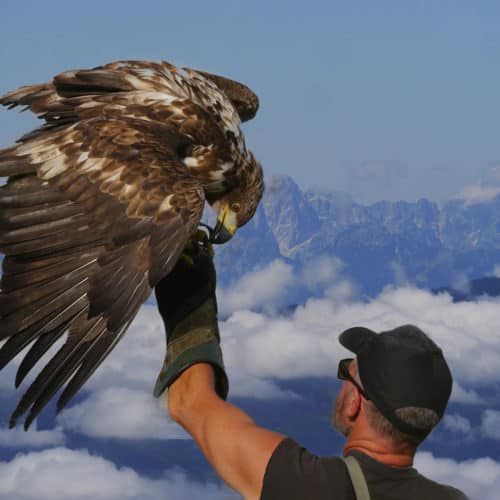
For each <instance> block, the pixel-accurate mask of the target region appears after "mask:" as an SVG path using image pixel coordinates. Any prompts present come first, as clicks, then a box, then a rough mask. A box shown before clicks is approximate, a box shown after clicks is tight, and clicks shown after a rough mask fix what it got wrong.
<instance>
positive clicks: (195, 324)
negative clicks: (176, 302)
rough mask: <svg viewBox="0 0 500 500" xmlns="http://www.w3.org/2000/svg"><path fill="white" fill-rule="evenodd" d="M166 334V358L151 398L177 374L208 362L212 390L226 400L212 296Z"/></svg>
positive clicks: (215, 308) (157, 395) (215, 306)
mask: <svg viewBox="0 0 500 500" xmlns="http://www.w3.org/2000/svg"><path fill="white" fill-rule="evenodd" d="M167 332H168V336H167V338H168V341H167V355H166V357H165V362H164V363H163V367H162V369H161V372H160V374H159V375H158V378H157V380H156V384H155V388H154V395H155V396H156V397H159V396H160V395H161V394H162V393H163V391H164V390H165V389H166V388H167V387H169V386H170V385H171V384H172V383H173V382H174V381H175V379H176V378H177V377H179V375H180V374H181V373H182V372H183V371H184V370H186V368H189V367H190V366H192V365H194V364H196V363H210V364H211V365H212V366H213V368H214V372H215V390H216V392H217V394H218V395H219V396H220V397H221V398H222V399H226V397H227V393H228V389H229V384H228V378H227V375H226V372H225V370H224V362H223V359H222V351H221V348H220V336H219V327H218V324H217V302H216V299H215V296H212V297H209V298H208V299H207V300H206V301H205V302H203V303H202V304H201V305H200V306H198V307H197V308H196V309H195V310H194V311H192V312H190V313H189V314H188V315H187V316H186V317H185V318H183V319H182V320H181V321H179V322H178V323H177V324H176V325H175V327H174V328H173V329H172V331H169V329H168V328H167Z"/></svg>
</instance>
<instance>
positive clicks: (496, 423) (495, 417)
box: [481, 410, 500, 441]
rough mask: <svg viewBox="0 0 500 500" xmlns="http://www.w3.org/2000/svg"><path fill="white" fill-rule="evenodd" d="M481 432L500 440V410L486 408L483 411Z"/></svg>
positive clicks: (485, 435)
mask: <svg viewBox="0 0 500 500" xmlns="http://www.w3.org/2000/svg"><path fill="white" fill-rule="evenodd" d="M481 433H482V434H483V436H484V437H487V438H490V439H495V440H498V441H500V411H496V410H485V411H484V412H483V414H482V415H481Z"/></svg>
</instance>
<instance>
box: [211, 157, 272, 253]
mask: <svg viewBox="0 0 500 500" xmlns="http://www.w3.org/2000/svg"><path fill="white" fill-rule="evenodd" d="M239 174H240V175H239V176H238V177H239V178H238V182H237V183H236V185H235V187H234V188H233V189H231V190H230V191H228V192H227V193H226V194H225V195H224V196H222V197H221V198H219V199H218V200H217V201H215V202H213V203H212V208H213V209H214V210H215V212H216V213H217V224H216V226H215V228H214V229H212V230H211V232H210V233H211V234H210V241H211V242H212V243H226V242H227V241H229V240H230V239H231V237H232V236H233V234H234V233H235V232H236V230H237V229H238V228H240V227H241V226H244V225H245V224H246V223H247V222H248V221H249V220H250V219H251V218H252V217H253V215H254V214H255V211H256V210H257V206H258V205H259V202H260V200H261V198H262V195H263V194H264V173H263V170H262V166H261V164H260V163H259V162H258V161H257V160H256V159H255V158H254V156H253V154H252V153H250V154H249V159H248V161H247V162H246V164H245V166H244V167H243V168H242V169H241V170H240V172H239Z"/></svg>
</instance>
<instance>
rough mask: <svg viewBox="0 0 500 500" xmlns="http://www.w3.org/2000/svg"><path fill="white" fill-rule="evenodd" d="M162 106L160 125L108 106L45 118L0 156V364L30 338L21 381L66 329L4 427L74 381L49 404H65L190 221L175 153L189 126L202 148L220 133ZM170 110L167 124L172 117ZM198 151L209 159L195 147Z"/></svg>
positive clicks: (194, 182) (189, 196)
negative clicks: (2, 179)
mask: <svg viewBox="0 0 500 500" xmlns="http://www.w3.org/2000/svg"><path fill="white" fill-rule="evenodd" d="M89 102H90V101H89ZM81 105H82V107H83V108H82V109H83V110H85V109H87V111H88V110H89V109H91V108H92V106H91V105H90V104H87V108H85V106H86V104H85V102H84V101H82V103H81ZM169 109H170V111H169V112H167V111H166V110H163V111H161V110H160V111H158V110H157V112H158V113H160V115H162V116H161V118H162V119H163V122H162V123H160V122H159V121H156V120H153V119H152V118H151V119H148V118H143V119H137V118H135V117H134V116H123V114H120V113H114V112H113V104H110V105H109V110H108V111H106V110H104V111H103V110H101V111H100V112H99V114H98V116H92V113H88V114H89V116H83V117H82V116H78V120H79V121H75V122H74V123H70V124H68V123H66V124H59V123H57V122H54V123H53V124H51V122H50V121H48V123H47V125H45V126H44V127H42V128H41V129H40V130H39V131H36V132H35V133H34V134H31V135H30V136H29V137H27V138H25V139H24V142H22V143H21V144H20V145H18V146H15V147H12V148H9V149H5V150H2V151H0V176H10V177H9V181H8V183H7V184H6V185H5V186H2V187H0V252H2V253H4V254H5V259H4V261H3V275H2V277H1V281H0V338H3V339H7V340H6V342H5V343H4V345H3V346H2V348H1V350H0V368H1V367H3V366H5V365H6V364H7V363H8V362H9V361H10V360H11V359H13V358H14V356H16V355H17V354H18V353H19V352H20V351H21V350H22V349H23V348H24V347H26V346H27V345H28V344H30V343H32V342H34V343H33V345H32V346H31V348H30V350H29V351H28V352H27V354H26V355H25V357H24V359H23V361H22V363H21V365H20V366H19V369H18V373H17V376H16V386H17V385H19V384H20V383H21V381H22V380H23V378H24V377H25V375H26V374H27V373H28V371H29V370H30V369H31V368H32V367H33V365H34V364H35V363H36V362H37V361H38V360H39V359H40V357H41V356H42V355H43V354H44V353H45V352H46V351H47V350H48V349H49V348H50V347H51V346H52V345H53V344H54V343H55V342H56V340H57V339H59V338H60V337H61V336H62V335H63V334H64V332H65V331H68V336H67V339H66V341H65V343H64V344H63V345H62V347H61V348H60V349H59V351H58V352H57V353H56V354H55V355H54V356H53V357H52V359H51V360H50V361H49V362H48V364H47V365H46V366H45V367H44V368H43V369H42V370H41V372H40V373H39V375H38V376H37V377H36V379H35V380H34V381H33V383H32V384H31V385H30V386H29V388H28V389H27V391H26V392H25V394H24V395H23V397H22V399H21V401H20V402H19V404H18V406H17V408H16V409H15V411H14V413H13V415H12V417H11V422H10V424H11V426H13V425H15V422H16V419H17V418H18V417H19V416H21V415H22V414H23V413H24V412H26V411H27V410H30V411H29V414H28V416H27V418H26V421H25V428H27V427H28V426H29V425H30V423H31V422H32V421H33V419H34V418H35V417H36V416H37V415H38V414H39V413H40V411H41V410H42V408H43V407H44V406H45V405H46V404H47V402H48V401H49V400H50V399H51V398H52V396H53V395H54V394H55V393H56V391H57V390H58V389H59V388H60V387H62V385H64V384H65V383H66V382H67V381H68V380H69V379H70V377H72V378H71V380H70V381H69V383H68V384H67V385H66V387H65V389H64V391H63V393H62V395H61V397H60V399H59V401H58V411H59V410H60V409H62V407H63V406H64V405H65V404H66V403H67V402H68V401H69V400H70V399H71V397H72V396H73V395H74V394H75V393H76V392H77V391H78V390H79V388H80V387H81V386H82V385H83V384H84V383H85V381H86V380H87V379H88V378H89V377H90V375H91V374H92V373H93V372H94V370H95V369H96V368H97V367H98V366H99V364H100V363H101V362H102V360H103V359H104V358H105V357H106V356H107V354H108V353H109V352H110V351H111V349H112V348H113V347H114V346H115V345H116V343H117V342H118V340H119V339H120V338H121V336H122V335H123V333H124V332H125V330H126V329H127V327H128V325H129V324H130V322H131V320H132V319H133V318H134V316H135V314H136V313H137V310H138V308H139V307H140V305H141V304H142V303H143V302H144V301H145V300H146V298H147V297H148V296H149V294H150V292H151V290H152V287H153V286H154V285H155V284H156V283H157V282H158V281H159V279H161V278H162V277H163V276H165V275H166V274H168V272H169V271H170V269H171V268H172V267H173V265H174V264H175V262H176V260H177V258H178V256H179V255H180V253H181V251H182V249H183V247H184V245H185V243H186V241H187V240H188V238H189V237H190V235H191V234H192V233H193V232H194V231H195V229H196V227H197V225H198V223H199V220H200V217H201V213H202V210H203V205H204V193H203V188H202V185H201V184H200V181H199V179H197V178H195V177H194V176H193V175H192V174H191V172H190V171H189V169H187V168H186V165H185V163H184V162H183V155H185V154H186V151H190V154H191V155H195V152H193V150H196V147H197V146H193V142H194V138H193V135H192V134H191V131H192V130H193V129H196V130H197V131H198V133H200V134H202V135H203V134H204V133H205V136H206V137H207V141H208V143H210V141H211V139H212V137H211V134H212V135H213V134H216V135H217V134H218V133H219V132H217V131H215V132H214V131H213V124H211V123H210V122H209V121H207V120H205V118H204V117H203V116H201V115H202V111H203V110H200V109H199V108H198V107H197V106H193V105H192V104H190V103H189V102H181V101H179V106H177V107H174V108H172V107H171V108H169ZM115 111H116V110H115ZM151 112H153V111H152V110H151ZM72 113H73V114H74V112H73V111H72ZM82 113H83V111H82ZM169 113H170V114H171V115H172V116H175V117H176V120H174V121H169V119H168V115H169ZM83 114H84V113H83ZM115 114H116V116H115ZM73 120H74V118H73ZM179 123H180V124H181V126H179ZM215 128H217V127H215ZM205 129H206V130H205ZM211 130H212V131H211ZM204 131H205V132H204ZM201 154H204V155H206V154H207V151H206V150H205V149H203V147H202V148H201ZM199 163H200V165H201V164H202V163H203V162H202V161H200V162H199ZM207 175H208V173H207Z"/></svg>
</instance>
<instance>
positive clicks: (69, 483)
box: [0, 447, 238, 500]
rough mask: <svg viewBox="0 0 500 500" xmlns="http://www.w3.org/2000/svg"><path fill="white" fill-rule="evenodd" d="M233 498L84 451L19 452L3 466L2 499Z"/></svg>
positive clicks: (173, 474) (171, 474) (179, 476)
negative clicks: (142, 472)
mask: <svg viewBox="0 0 500 500" xmlns="http://www.w3.org/2000/svg"><path fill="white" fill-rule="evenodd" d="M158 498H168V499H169V500H185V499H186V498H206V499H207V500H230V499H233V500H234V499H236V498H238V497H237V496H236V495H235V494H234V493H233V492H231V491H229V490H228V489H227V488H225V487H222V486H219V485H216V484H212V483H197V482H194V481H188V479H187V478H186V476H185V474H183V473H182V472H180V471H175V470H174V471H167V472H166V473H165V475H164V477H162V478H160V479H150V478H147V477H144V476H140V475H139V474H137V472H135V471H134V470H133V469H130V468H128V467H117V466H116V465H115V464H114V463H113V462H110V461H108V460H106V459H104V458H102V457H99V456H95V455H91V454H90V453H89V452H88V451H86V450H70V449H68V448H61V447H59V448H51V449H47V450H43V451H38V452H31V453H20V454H18V455H16V457H15V458H14V459H13V460H12V461H10V462H0V499H2V500H7V499H8V500H31V499H33V500H67V499H71V500H124V499H127V500H157V499H158Z"/></svg>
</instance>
